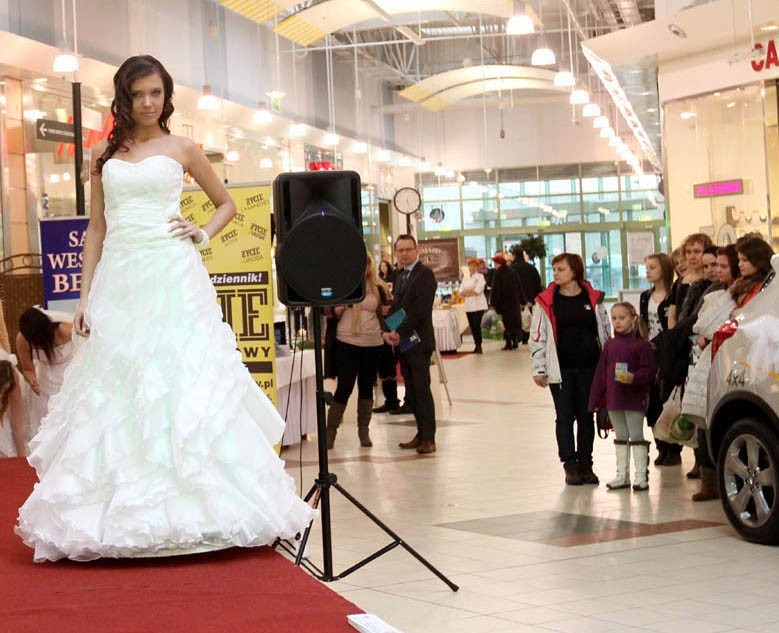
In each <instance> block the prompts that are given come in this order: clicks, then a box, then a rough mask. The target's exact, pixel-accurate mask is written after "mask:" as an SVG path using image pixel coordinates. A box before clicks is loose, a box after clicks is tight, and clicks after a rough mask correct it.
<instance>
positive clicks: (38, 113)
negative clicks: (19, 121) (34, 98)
mask: <svg viewBox="0 0 779 633" xmlns="http://www.w3.org/2000/svg"><path fill="white" fill-rule="evenodd" d="M22 116H23V117H24V120H25V121H35V120H36V119H42V118H43V117H45V116H46V113H45V112H44V111H43V110H38V109H37V108H33V109H31V110H25V111H24V114H23V115H22Z"/></svg>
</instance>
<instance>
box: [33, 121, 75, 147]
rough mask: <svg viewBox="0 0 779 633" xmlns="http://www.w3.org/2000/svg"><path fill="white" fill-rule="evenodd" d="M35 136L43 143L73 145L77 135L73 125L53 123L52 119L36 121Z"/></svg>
mask: <svg viewBox="0 0 779 633" xmlns="http://www.w3.org/2000/svg"><path fill="white" fill-rule="evenodd" d="M35 135H36V136H37V137H38V138H39V139H41V140H43V141H55V142H57V143H72V142H73V137H74V136H75V133H74V132H73V125H72V124H70V123H62V122H60V121H52V120H51V119H38V120H36V121H35Z"/></svg>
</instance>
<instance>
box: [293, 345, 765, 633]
mask: <svg viewBox="0 0 779 633" xmlns="http://www.w3.org/2000/svg"><path fill="white" fill-rule="evenodd" d="M469 349H471V345H470V343H469V342H466V343H464V345H463V347H462V348H461V350H463V351H464V350H469ZM529 359H530V352H529V350H528V348H527V347H522V348H520V349H519V350H517V351H514V352H504V351H501V350H500V343H498V342H488V344H487V346H486V348H485V353H484V354H483V355H482V356H476V355H472V354H469V355H463V356H460V357H457V358H449V359H445V360H444V366H445V369H446V373H447V375H448V378H449V389H450V391H451V397H452V405H451V406H449V405H448V404H447V403H446V395H445V393H444V391H443V389H442V390H441V394H440V397H439V398H438V412H439V413H438V419H439V430H438V435H437V445H438V452H437V453H435V454H433V455H427V456H418V455H416V453H414V452H413V451H403V450H401V449H399V448H398V447H397V444H398V442H399V441H404V440H407V439H410V438H411V436H413V434H414V425H413V422H412V421H411V420H410V419H407V418H402V417H401V418H397V417H395V416H390V415H387V414H384V415H378V416H374V419H373V422H372V424H371V435H372V438H373V443H374V446H373V448H370V449H367V448H360V447H359V443H358V439H357V428H356V422H355V414H354V412H353V411H351V409H350V410H349V411H347V415H346V418H345V422H344V424H343V425H342V427H341V429H340V431H339V434H338V438H337V440H336V446H335V449H334V450H332V451H330V458H331V459H332V468H331V470H332V471H333V472H334V473H336V474H337V475H338V477H339V482H340V483H341V484H342V485H343V486H344V487H345V488H346V489H347V490H349V491H350V492H351V493H352V494H354V495H355V496H356V497H357V498H358V499H360V500H361V501H362V502H363V503H364V504H365V505H366V506H367V507H368V508H369V509H370V510H372V511H374V512H375V513H376V514H377V515H378V516H379V517H380V518H381V519H383V520H384V521H386V522H387V523H388V524H389V526H390V527H392V528H393V529H394V530H396V531H397V532H398V533H399V534H400V535H401V536H402V537H403V538H404V539H405V540H407V541H408V543H409V544H411V546H412V547H414V548H416V549H418V550H419V552H420V553H422V554H423V555H424V556H425V557H427V558H428V559H429V560H430V561H431V562H432V563H433V564H434V565H436V566H437V567H438V568H439V569H440V570H441V571H442V572H443V573H444V574H446V575H448V576H449V577H450V578H451V579H452V580H453V581H454V582H456V583H457V584H458V585H460V591H459V592H458V593H452V592H451V591H450V590H449V589H448V588H447V587H446V586H445V585H444V584H443V583H442V582H441V581H439V580H438V579H436V578H435V577H434V576H433V575H432V574H431V573H430V572H428V571H427V570H426V569H425V568H424V567H423V566H422V565H420V564H419V563H418V562H417V561H415V560H414V559H413V558H412V557H411V556H410V555H409V554H407V553H406V552H404V551H403V550H402V549H400V548H397V549H395V550H393V551H392V552H390V553H389V554H386V555H384V556H383V557H381V558H379V559H378V560H376V561H374V562H372V563H370V564H368V565H367V566H366V567H364V568H362V569H361V570H359V571H357V572H355V573H354V574H352V575H350V576H349V577H347V578H346V579H345V580H340V581H337V582H334V583H332V585H331V587H332V588H333V589H334V590H336V591H337V592H338V593H340V594H342V595H343V596H345V597H346V598H348V599H349V600H351V601H353V602H354V603H356V604H357V605H359V606H360V607H361V608H362V609H364V610H365V611H368V612H373V613H376V614H377V615H379V616H380V617H381V618H383V619H384V620H385V621H387V622H388V623H390V624H392V625H394V626H395V627H397V628H398V629H400V630H401V631H403V632H404V633H439V632H440V633H487V632H490V633H491V632H498V631H501V632H503V631H505V632H509V631H517V632H528V633H532V632H537V633H540V632H542V631H544V632H549V631H562V632H566V633H584V632H590V631H592V632H601V631H603V632H606V631H620V632H629V631H630V632H638V631H644V632H646V631H657V632H662V633H683V632H687V631H689V632H691V633H692V632H693V631H694V632H695V633H718V632H731V633H735V632H740V633H745V632H746V631H779V605H777V603H776V598H775V595H776V585H775V583H779V564H778V563H779V549H776V548H768V547H761V546H757V545H752V544H749V543H747V542H745V541H743V540H742V539H741V538H739V537H738V536H737V535H736V533H735V532H734V531H733V530H732V529H731V528H730V527H729V525H728V524H727V521H726V519H725V516H724V514H723V512H722V510H721V507H720V505H719V502H717V501H713V502H707V503H693V502H692V501H691V500H690V496H691V494H692V493H693V492H695V491H696V490H697V482H694V481H688V480H687V479H686V478H685V473H686V472H687V470H689V468H690V466H691V464H692V451H691V450H690V449H685V451H684V454H683V457H684V463H683V465H682V466H681V467H678V466H676V467H664V468H657V467H654V466H651V465H650V489H649V492H648V493H635V492H631V491H630V490H621V491H614V492H608V491H607V490H606V487H605V483H604V482H605V481H608V480H609V479H611V478H612V477H613V474H614V456H613V455H614V454H613V446H612V443H611V439H612V438H611V437H610V438H609V439H608V440H599V439H597V438H596V447H595V468H594V470H595V472H596V473H597V474H598V475H599V476H600V479H601V485H600V486H598V487H594V486H574V487H571V486H569V487H566V486H565V485H564V483H563V469H562V467H561V465H560V463H559V462H558V460H557V455H556V446H555V439H554V410H553V407H552V401H551V397H550V394H549V391H548V390H542V389H540V388H538V387H536V386H535V385H534V384H533V382H532V380H531V378H530V370H529V365H530V363H529ZM432 371H433V377H434V379H435V377H436V373H435V368H432ZM350 404H351V407H352V408H353V407H354V403H350ZM647 437H649V431H648V430H647ZM653 450H654V449H653ZM409 453H411V454H409ZM299 455H300V453H299V448H298V447H297V446H295V447H290V448H289V449H287V450H285V451H284V452H283V454H282V457H283V458H284V459H286V460H287V466H288V470H289V471H290V472H291V473H293V474H294V475H295V477H296V478H298V479H299V476H300V461H299ZM653 457H654V455H652V458H653ZM302 461H303V467H302V475H303V485H304V488H308V486H309V485H310V483H311V482H312V481H313V479H314V477H315V474H316V444H315V442H313V441H311V442H308V443H305V444H304V445H303V448H302ZM332 507H333V512H332V515H333V521H332V525H333V552H334V561H335V571H336V572H338V571H341V570H343V569H345V568H347V567H349V566H350V565H351V564H353V563H354V562H356V561H357V560H359V559H360V558H362V557H364V556H366V555H367V554H369V553H371V552H372V551H374V550H376V549H378V548H379V547H381V546H383V545H384V544H386V543H387V542H388V541H389V539H388V537H387V536H386V535H384V534H383V533H382V532H381V531H380V530H378V529H377V528H375V527H374V526H373V525H372V524H371V523H370V522H369V521H368V520H367V519H365V518H364V517H363V516H362V515H360V514H359V513H358V512H357V511H356V510H355V509H354V508H353V507H352V506H350V505H349V504H348V503H347V502H345V501H344V500H343V499H342V498H341V497H340V496H339V495H337V494H335V495H334V500H333V506H332ZM320 538H321V537H320V533H319V531H318V529H317V530H315V531H314V533H313V542H312V544H311V548H310V549H311V557H312V559H314V560H316V561H317V562H320V561H321V558H320V553H321V540H320Z"/></svg>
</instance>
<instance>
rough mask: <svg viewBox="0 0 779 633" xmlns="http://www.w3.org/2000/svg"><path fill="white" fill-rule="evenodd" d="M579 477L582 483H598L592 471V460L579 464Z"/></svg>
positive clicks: (596, 476) (598, 480)
mask: <svg viewBox="0 0 779 633" xmlns="http://www.w3.org/2000/svg"><path fill="white" fill-rule="evenodd" d="M579 477H580V479H581V480H582V483H583V484H594V485H596V486H597V485H598V484H599V483H600V479H598V475H596V474H595V473H594V472H592V462H585V463H583V464H579Z"/></svg>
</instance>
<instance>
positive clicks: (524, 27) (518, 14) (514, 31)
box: [506, 2, 536, 35]
mask: <svg viewBox="0 0 779 633" xmlns="http://www.w3.org/2000/svg"><path fill="white" fill-rule="evenodd" d="M535 31H536V25H535V24H533V20H532V18H531V17H530V16H529V15H528V14H527V12H526V10H525V3H524V2H515V3H514V15H512V16H511V17H510V18H509V21H508V22H506V34H507V35H530V34H531V33H535Z"/></svg>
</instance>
